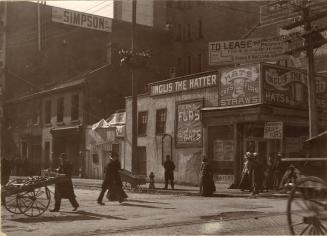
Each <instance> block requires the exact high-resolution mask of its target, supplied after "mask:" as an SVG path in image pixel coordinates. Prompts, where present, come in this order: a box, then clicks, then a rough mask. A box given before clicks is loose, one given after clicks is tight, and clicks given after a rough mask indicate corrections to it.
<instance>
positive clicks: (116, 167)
mask: <svg viewBox="0 0 327 236" xmlns="http://www.w3.org/2000/svg"><path fill="white" fill-rule="evenodd" d="M120 170H121V165H120V162H119V160H118V154H117V153H116V152H111V157H110V160H109V164H108V166H107V174H106V175H107V179H108V180H107V185H108V188H109V193H108V195H107V196H108V199H109V200H110V201H119V202H123V201H124V200H125V199H126V198H127V195H126V193H125V192H124V190H123V184H122V181H121V178H120V174H119V171H120Z"/></svg>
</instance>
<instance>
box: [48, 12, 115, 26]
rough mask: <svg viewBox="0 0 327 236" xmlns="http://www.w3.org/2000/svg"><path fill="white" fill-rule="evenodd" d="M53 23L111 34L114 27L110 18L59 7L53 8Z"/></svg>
mask: <svg viewBox="0 0 327 236" xmlns="http://www.w3.org/2000/svg"><path fill="white" fill-rule="evenodd" d="M52 21H54V22H58V23H62V24H67V25H73V26H78V27H83V28H88V29H93V30H100V31H106V32H111V27H112V19H110V18H106V17H102V16H97V15H91V14H87V13H84V12H78V11H72V10H69V9H64V8H58V7H52Z"/></svg>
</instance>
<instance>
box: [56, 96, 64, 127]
mask: <svg viewBox="0 0 327 236" xmlns="http://www.w3.org/2000/svg"><path fill="white" fill-rule="evenodd" d="M63 120H64V98H58V100H57V122H63Z"/></svg>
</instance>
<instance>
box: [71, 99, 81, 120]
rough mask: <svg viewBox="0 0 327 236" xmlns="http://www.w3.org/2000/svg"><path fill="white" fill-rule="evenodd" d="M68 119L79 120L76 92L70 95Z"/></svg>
mask: <svg viewBox="0 0 327 236" xmlns="http://www.w3.org/2000/svg"><path fill="white" fill-rule="evenodd" d="M76 98H77V99H76ZM75 99H76V100H75ZM75 103H76V104H75ZM70 120H71V121H77V120H79V94H78V93H76V94H73V95H72V96H71V110H70Z"/></svg>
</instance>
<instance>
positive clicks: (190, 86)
mask: <svg viewBox="0 0 327 236" xmlns="http://www.w3.org/2000/svg"><path fill="white" fill-rule="evenodd" d="M217 73H218V72H211V73H206V74H198V75H193V76H187V77H182V78H185V79H183V80H182V79H181V78H180V79H178V80H168V81H163V82H160V83H155V84H150V96H157V95H164V94H170V93H177V92H185V91H189V90H194V89H202V88H207V87H213V86H217V85H218V81H217Z"/></svg>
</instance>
